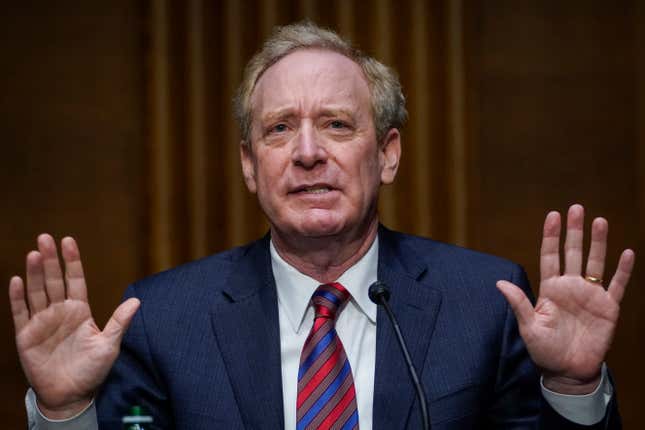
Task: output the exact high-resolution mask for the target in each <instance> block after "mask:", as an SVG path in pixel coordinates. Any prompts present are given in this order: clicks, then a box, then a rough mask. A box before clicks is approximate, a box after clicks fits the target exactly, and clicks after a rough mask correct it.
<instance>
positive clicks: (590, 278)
mask: <svg viewBox="0 0 645 430" xmlns="http://www.w3.org/2000/svg"><path fill="white" fill-rule="evenodd" d="M585 279H586V280H587V281H589V282H592V283H594V284H599V285H602V278H596V277H595V276H589V275H587V276H585Z"/></svg>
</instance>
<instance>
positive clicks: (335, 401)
mask: <svg viewBox="0 0 645 430" xmlns="http://www.w3.org/2000/svg"><path fill="white" fill-rule="evenodd" d="M349 297H350V294H349V292H348V291H347V290H346V289H345V287H343V286H342V285H341V284H339V283H332V284H326V285H321V286H320V287H318V289H317V290H316V292H315V293H314V294H313V296H312V297H311V303H312V304H313V305H314V310H315V313H316V316H315V317H314V325H313V327H312V328H311V332H310V333H309V336H308V337H307V340H306V341H305V345H304V347H303V348H302V354H301V356H300V368H299V370H298V400H297V404H296V419H297V429H298V430H305V429H322V430H326V429H334V430H335V429H342V430H349V429H358V409H357V408H356V392H355V391H354V378H353V377H352V369H351V368H350V367H349V361H348V360H347V356H346V355H345V348H343V343H342V342H341V341H340V338H339V337H338V334H336V328H335V325H336V316H337V312H338V310H339V309H340V308H341V307H342V306H343V305H344V304H345V303H346V302H347V301H348V300H349Z"/></svg>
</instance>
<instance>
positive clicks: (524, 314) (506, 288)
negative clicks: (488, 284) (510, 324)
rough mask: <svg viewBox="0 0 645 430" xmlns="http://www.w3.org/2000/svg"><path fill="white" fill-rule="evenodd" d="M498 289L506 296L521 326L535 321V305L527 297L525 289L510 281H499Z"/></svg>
mask: <svg viewBox="0 0 645 430" xmlns="http://www.w3.org/2000/svg"><path fill="white" fill-rule="evenodd" d="M497 289H499V290H500V291H501V293H502V294H503V295H504V297H506V301H507V302H508V303H509V304H510V305H511V309H513V313H514V314H515V318H517V322H518V324H519V325H520V327H526V326H529V325H531V323H532V322H533V315H534V312H535V311H534V310H533V305H532V304H531V301H530V300H529V299H528V297H526V294H524V291H522V289H521V288H520V287H518V286H517V285H515V284H513V283H511V282H508V281H497Z"/></svg>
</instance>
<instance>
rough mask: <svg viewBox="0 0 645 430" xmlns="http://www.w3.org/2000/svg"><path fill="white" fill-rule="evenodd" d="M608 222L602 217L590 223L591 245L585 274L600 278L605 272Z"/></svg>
mask: <svg viewBox="0 0 645 430" xmlns="http://www.w3.org/2000/svg"><path fill="white" fill-rule="evenodd" d="M608 231H609V223H607V220H606V219H604V218H596V219H595V220H593V223H592V224H591V245H590V246H589V258H588V259H587V269H586V271H585V274H586V275H587V276H593V277H594V278H599V279H602V275H603V274H604V272H605V257H606V255H607V233H608Z"/></svg>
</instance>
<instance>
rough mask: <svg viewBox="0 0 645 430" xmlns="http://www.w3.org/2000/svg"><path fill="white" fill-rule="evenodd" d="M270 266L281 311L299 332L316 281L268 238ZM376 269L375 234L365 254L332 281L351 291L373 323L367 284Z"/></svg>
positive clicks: (354, 299) (368, 284)
mask: <svg viewBox="0 0 645 430" xmlns="http://www.w3.org/2000/svg"><path fill="white" fill-rule="evenodd" d="M269 246H270V250H271V267H272V269H273V276H274V278H275V283H276V288H277V289H278V302H279V303H280V305H281V310H280V311H281V312H282V311H284V312H285V313H286V316H287V318H288V319H289V322H290V323H291V327H292V328H293V331H294V332H296V333H297V332H299V331H300V328H301V326H302V322H303V320H304V318H305V314H306V313H307V308H308V307H309V301H310V299H311V295H312V294H313V293H314V291H316V288H318V286H319V285H320V282H318V281H316V280H315V279H313V278H311V277H309V276H307V275H305V274H304V273H302V272H299V271H298V269H296V268H295V267H293V266H292V265H290V264H289V263H287V262H286V261H285V260H284V259H283V258H282V257H281V256H280V254H278V251H277V250H276V249H275V246H274V245H273V241H271V242H270V245H269ZM377 270H378V237H377V238H375V239H374V241H373V242H372V245H370V248H369V249H368V250H367V252H366V253H365V255H363V257H361V259H360V260H358V261H357V262H356V264H354V265H353V266H352V267H350V268H349V269H347V270H346V271H345V273H343V274H342V275H341V276H340V278H338V280H337V281H336V282H339V283H341V284H342V285H343V286H344V287H345V288H347V290H348V291H349V292H350V294H351V295H352V301H353V302H354V303H355V304H356V306H357V308H358V310H359V311H360V312H361V313H363V314H364V315H365V316H366V317H367V318H368V319H369V320H370V321H371V322H372V323H373V324H375V323H376V311H377V309H376V308H377V307H376V304H374V303H373V302H372V301H371V300H370V299H369V295H368V290H369V286H370V285H371V284H372V283H373V282H375V281H376V279H377Z"/></svg>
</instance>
